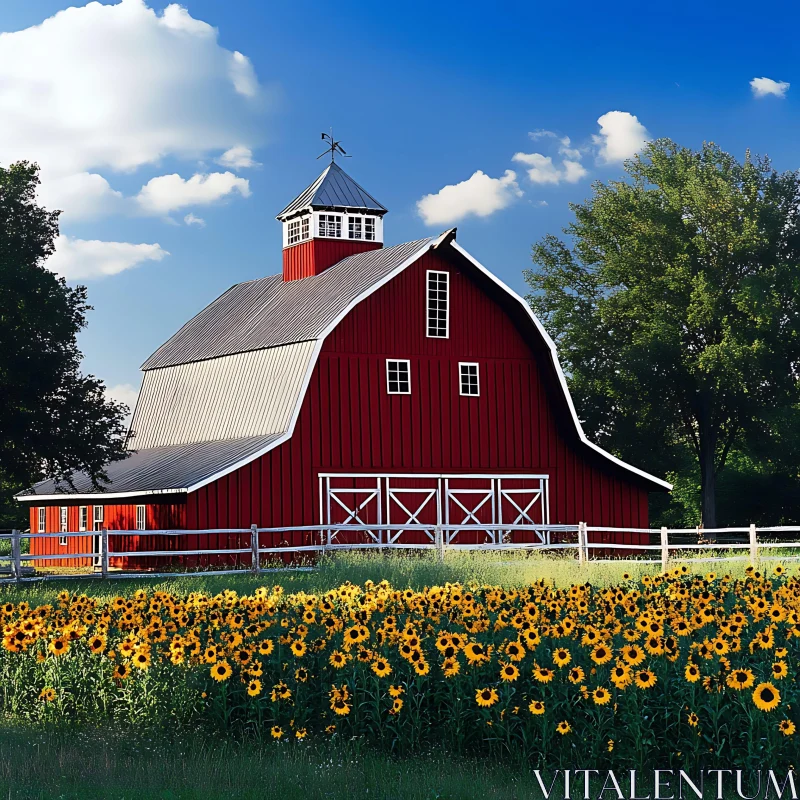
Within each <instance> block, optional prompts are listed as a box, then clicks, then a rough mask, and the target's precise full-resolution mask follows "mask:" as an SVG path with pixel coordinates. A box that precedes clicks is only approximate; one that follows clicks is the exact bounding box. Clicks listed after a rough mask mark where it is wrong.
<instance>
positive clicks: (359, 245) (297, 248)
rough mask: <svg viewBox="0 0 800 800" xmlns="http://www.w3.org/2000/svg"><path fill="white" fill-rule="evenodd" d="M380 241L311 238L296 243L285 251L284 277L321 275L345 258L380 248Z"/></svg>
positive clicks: (293, 278)
mask: <svg viewBox="0 0 800 800" xmlns="http://www.w3.org/2000/svg"><path fill="white" fill-rule="evenodd" d="M381 247H383V245H382V244H381V243H380V242H363V241H352V240H350V239H311V240H310V241H308V242H302V243H301V244H294V245H292V246H291V247H286V248H284V251H283V279H284V280H285V281H296V280H300V279H301V278H310V277H311V276H312V275H319V273H320V272H323V271H324V270H326V269H327V268H328V267H332V266H333V265H334V264H338V263H339V262H340V261H341V260H342V259H343V258H347V257H348V256H352V255H355V254H356V253H366V252H367V251H368V250H378V249H380V248H381Z"/></svg>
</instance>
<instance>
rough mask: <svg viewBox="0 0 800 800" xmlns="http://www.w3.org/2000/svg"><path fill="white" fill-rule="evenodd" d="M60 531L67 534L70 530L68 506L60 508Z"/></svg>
mask: <svg viewBox="0 0 800 800" xmlns="http://www.w3.org/2000/svg"><path fill="white" fill-rule="evenodd" d="M58 530H59V532H60V533H66V532H67V531H68V530H69V509H68V507H67V506H59V507H58Z"/></svg>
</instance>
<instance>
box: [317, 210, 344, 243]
mask: <svg viewBox="0 0 800 800" xmlns="http://www.w3.org/2000/svg"><path fill="white" fill-rule="evenodd" d="M319 235H320V236H327V237H328V238H330V239H341V238H342V215H341V214H320V215H319Z"/></svg>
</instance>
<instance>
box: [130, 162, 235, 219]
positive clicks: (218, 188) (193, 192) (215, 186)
mask: <svg viewBox="0 0 800 800" xmlns="http://www.w3.org/2000/svg"><path fill="white" fill-rule="evenodd" d="M234 192H238V193H239V194H240V195H241V196H242V197H249V196H250V183H249V181H247V179H246V178H240V177H238V176H237V175H234V174H233V173H232V172H212V173H211V174H208V175H200V174H197V175H192V177H191V178H189V179H188V180H185V179H184V178H181V176H180V175H178V174H173V175H160V176H159V177H157V178H152V179H151V180H149V181H148V182H147V183H146V184H145V185H144V186H142V188H141V191H140V192H139V194H138V195H136V201H137V203H138V204H139V206H140V207H141V209H142V210H143V211H145V212H149V213H155V214H169V212H170V211H176V210H177V209H179V208H186V207H187V206H194V205H208V204H209V203H214V202H216V201H217V200H220V199H222V198H223V197H226V196H228V195H230V194H232V193H234Z"/></svg>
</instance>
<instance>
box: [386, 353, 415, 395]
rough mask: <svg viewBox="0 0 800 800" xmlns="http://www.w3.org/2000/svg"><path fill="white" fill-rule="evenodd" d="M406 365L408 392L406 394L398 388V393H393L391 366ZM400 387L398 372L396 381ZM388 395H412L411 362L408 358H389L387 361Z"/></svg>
mask: <svg viewBox="0 0 800 800" xmlns="http://www.w3.org/2000/svg"><path fill="white" fill-rule="evenodd" d="M394 364H396V365H400V364H405V369H406V375H407V376H408V391H406V392H404V391H402V390H400V389H399V388H398V391H393V390H392V388H391V385H390V384H391V380H392V379H391V365H394ZM395 382H396V383H397V384H398V387H399V386H400V383H401V381H400V374H399V372H398V375H397V379H396V381H395ZM386 393H387V394H411V362H410V361H409V360H408V359H407V358H387V359H386Z"/></svg>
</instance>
